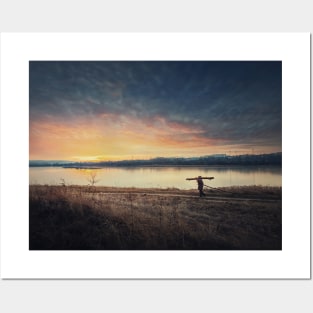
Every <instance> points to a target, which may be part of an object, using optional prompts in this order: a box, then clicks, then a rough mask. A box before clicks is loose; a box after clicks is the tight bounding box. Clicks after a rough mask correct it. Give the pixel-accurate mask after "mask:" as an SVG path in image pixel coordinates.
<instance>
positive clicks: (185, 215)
mask: <svg viewBox="0 0 313 313" xmlns="http://www.w3.org/2000/svg"><path fill="white" fill-rule="evenodd" d="M224 190H227V191H231V192H233V193H232V194H230V193H229V194H227V193H222V192H220V191H217V190H209V191H207V197H206V198H199V197H198V196H197V195H198V194H197V191H196V190H188V191H184V190H178V189H134V188H119V189H118V188H108V187H94V188H90V187H82V186H67V187H62V186H30V199H29V204H30V219H29V223H30V249H31V250H105V249H107V250H117V249H124V250H134V249H140V250H146V249H147V250H182V249H187V250H195V249H196V250H203V249H205V250H221V249H222V250H230V249H240V250H246V249H253V250H259V249H261V250H264V249H265V250H272V249H281V245H282V243H281V239H282V238H281V235H282V233H281V231H282V225H281V222H282V212H281V211H282V210H281V188H274V187H273V188H269V187H267V188H266V187H264V188H262V187H238V188H226V189H224Z"/></svg>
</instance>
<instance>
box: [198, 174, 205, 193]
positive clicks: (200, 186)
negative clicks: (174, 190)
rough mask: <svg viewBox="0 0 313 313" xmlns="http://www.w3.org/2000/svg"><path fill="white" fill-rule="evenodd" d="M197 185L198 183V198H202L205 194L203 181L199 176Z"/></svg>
mask: <svg viewBox="0 0 313 313" xmlns="http://www.w3.org/2000/svg"><path fill="white" fill-rule="evenodd" d="M197 183H198V190H199V196H200V197H204V196H205V193H204V192H203V180H202V177H201V176H198V178H197Z"/></svg>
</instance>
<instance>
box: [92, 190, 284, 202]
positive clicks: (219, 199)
mask: <svg viewBox="0 0 313 313" xmlns="http://www.w3.org/2000/svg"><path fill="white" fill-rule="evenodd" d="M97 194H98V195H114V194H119V195H129V194H132V195H141V196H144V197H150V196H158V197H178V198H188V199H199V200H201V201H214V202H225V201H229V200H231V201H258V202H277V201H281V199H266V198H260V197H249V195H247V197H242V196H241V195H240V197H238V196H235V195H232V194H230V195H229V196H228V197H227V196H225V195H214V196H209V195H207V196H205V197H202V198H200V197H199V196H194V195H186V194H179V193H176V194H175V193H168V192H164V193H155V192H152V193H148V192H99V193H97Z"/></svg>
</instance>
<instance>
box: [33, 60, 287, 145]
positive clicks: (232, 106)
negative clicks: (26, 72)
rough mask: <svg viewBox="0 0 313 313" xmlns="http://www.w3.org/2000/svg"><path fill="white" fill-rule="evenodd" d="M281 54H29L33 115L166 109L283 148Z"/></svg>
mask: <svg viewBox="0 0 313 313" xmlns="http://www.w3.org/2000/svg"><path fill="white" fill-rule="evenodd" d="M281 70H282V68H281V62H278V61H272V62H271V61H255V62H252V61H246V62H244V61H240V62H239V61H238V62H237V61H224V62H222V61H219V62H213V61H212V62H210V61H203V62H202V61H194V62H192V61H188V62H172V61H170V62H165V61H151V62H131V61H127V62H125V61H122V62H115V61H114V62H111V61H105V62H42V61H38V62H37V61H33V62H30V118H31V119H34V120H37V119H42V118H50V119H64V120H73V119H75V117H77V116H90V118H94V117H96V116H99V114H107V113H112V114H125V115H130V116H132V117H138V118H151V117H155V116H163V117H164V118H166V119H167V120H169V121H172V122H178V123H182V124H188V125H191V126H192V127H199V128H201V129H202V131H203V134H202V136H205V137H208V138H212V139H221V141H222V142H223V143H225V142H227V143H228V144H234V145H235V144H247V145H269V146H271V145H272V146H277V147H278V149H277V150H281V136H282V134H281V127H282V97H281V84H282V76H281V75H282V74H281Z"/></svg>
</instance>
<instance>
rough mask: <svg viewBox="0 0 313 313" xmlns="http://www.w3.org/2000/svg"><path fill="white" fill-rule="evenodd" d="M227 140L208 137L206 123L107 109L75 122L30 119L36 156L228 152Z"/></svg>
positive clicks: (78, 158) (115, 157) (116, 156)
mask: <svg viewBox="0 0 313 313" xmlns="http://www.w3.org/2000/svg"><path fill="white" fill-rule="evenodd" d="M222 143H223V142H222V141H218V140H212V139H210V138H205V137H203V133H202V131H201V129H200V128H195V127H194V126H193V127H188V126H186V125H182V124H179V123H174V122H169V121H167V120H166V119H165V118H162V117H156V118H150V119H149V118H144V119H143V118H140V119H139V118H135V117H128V116H123V115H113V114H102V115H101V116H97V117H94V118H90V117H84V118H82V117H81V118H79V119H76V120H75V121H73V120H69V121H58V120H56V121H51V120H40V121H31V123H30V159H33V160H35V159H39V160H57V159H58V160H69V161H108V160H112V161H115V160H125V159H149V158H153V157H160V156H162V157H173V156H176V157H180V156H181V157H191V156H200V155H207V154H214V153H227V152H228V150H225V149H229V148H227V147H223V146H221V144H222ZM237 150H239V149H238V148H237Z"/></svg>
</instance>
